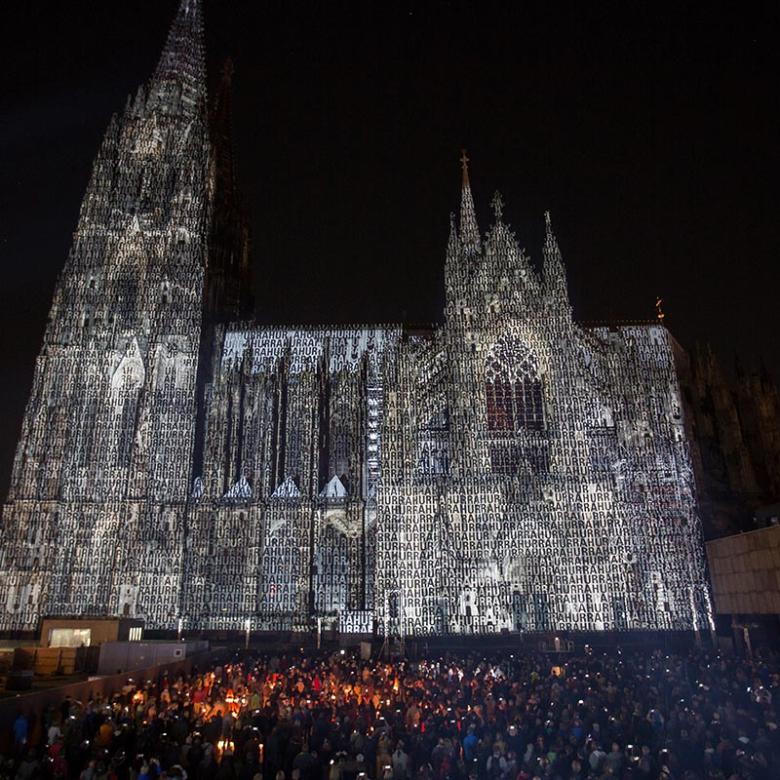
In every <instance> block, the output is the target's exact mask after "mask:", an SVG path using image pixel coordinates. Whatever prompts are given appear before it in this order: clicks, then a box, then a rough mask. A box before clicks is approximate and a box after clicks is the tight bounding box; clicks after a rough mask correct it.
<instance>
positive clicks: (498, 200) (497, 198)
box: [490, 190, 504, 222]
mask: <svg viewBox="0 0 780 780" xmlns="http://www.w3.org/2000/svg"><path fill="white" fill-rule="evenodd" d="M490 205H491V207H492V208H493V213H494V214H495V215H496V222H501V216H502V215H503V213H504V199H503V198H502V197H501V193H500V192H499V191H498V190H496V194H495V195H494V196H493V200H491V201H490Z"/></svg>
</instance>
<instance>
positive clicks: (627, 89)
mask: <svg viewBox="0 0 780 780" xmlns="http://www.w3.org/2000/svg"><path fill="white" fill-rule="evenodd" d="M176 5H177V0H123V1H122V2H119V1H118V0H116V1H114V0H111V1H110V2H107V1H106V0H92V1H91V2H88V1H87V0H83V1H81V2H79V1H78V0H69V1H68V2H26V3H3V4H2V10H0V29H2V30H3V38H4V40H3V41H2V44H3V45H2V49H0V51H2V61H3V68H2V73H0V80H2V81H3V82H5V83H3V84H0V86H2V90H0V252H1V253H2V262H3V276H2V284H0V348H2V355H3V359H2V361H0V371H1V372H2V374H1V375H0V404H1V406H0V409H2V414H1V415H0V492H2V493H3V495H4V494H5V489H6V485H7V479H8V475H9V471H10V461H11V456H12V452H13V449H14V447H15V443H16V438H17V436H18V431H19V426H20V422H21V416H22V413H23V407H24V403H25V401H26V397H27V393H28V391H29V386H30V381H31V377H32V369H33V363H34V359H35V355H36V353H37V351H38V348H39V346H40V341H41V337H42V334H43V327H44V322H45V319H46V313H47V310H48V307H49V304H50V300H51V295H52V291H53V288H54V284H55V280H56V276H57V273H58V271H59V269H60V268H61V267H62V265H63V263H64V260H65V257H66V254H67V251H68V247H69V242H70V237H71V233H72V231H73V229H74V227H75V223H76V217H77V213H78V208H79V203H80V199H81V196H82V194H83V191H84V188H85V186H86V183H87V178H88V174H89V170H90V166H91V162H92V158H93V156H94V154H95V153H96V151H97V148H98V145H99V142H100V139H101V137H102V134H103V131H104V129H105V127H106V125H107V123H108V120H109V118H110V115H111V113H112V112H113V111H116V110H119V109H121V108H122V107H123V105H124V101H125V97H126V95H127V94H128V93H129V92H131V91H133V90H134V89H135V88H136V86H137V85H138V84H139V83H141V82H143V81H145V80H146V79H147V78H148V77H149V75H150V74H151V72H152V70H153V68H154V65H155V62H156V60H157V57H158V55H159V52H160V49H161V47H162V45H163V42H164V40H165V36H166V32H167V29H168V26H169V24H170V21H171V19H172V17H173V14H174V11H175V7H176ZM687 6H688V4H686V3H683V2H679V3H677V4H676V5H675V6H670V7H669V9H667V8H665V7H664V6H663V5H661V4H658V3H643V4H641V5H634V4H633V3H625V2H623V3H619V4H618V3H614V4H613V3H606V2H598V3H584V2H583V3H576V4H574V3H571V4H567V5H560V6H556V5H555V4H553V3H549V2H548V3H543V4H540V5H535V4H532V3H519V2H509V1H508V2H506V3H505V4H502V6H498V5H495V6H493V5H490V4H488V3H486V2H474V3H460V2H428V3H420V2H412V0H399V1H396V2H385V3H382V4H381V5H380V4H377V3H372V2H368V1H367V0H364V1H363V2H357V1H356V2H354V3H351V4H349V5H346V4H345V5H342V4H339V3H336V2H332V1H329V2H323V3H315V2H310V1H309V0H307V1H306V2H270V1H266V0H263V1H262V2H260V1H259V0H222V1H221V2H220V0H206V13H207V27H208V47H209V58H210V62H209V65H210V69H211V72H212V74H216V73H217V72H218V70H219V67H220V65H221V62H222V60H223V58H224V57H225V56H226V55H228V54H230V55H232V56H233V58H234V59H235V63H236V79H235V83H236V94H235V127H236V153H237V158H238V165H239V175H240V182H241V187H242V189H243V192H244V194H245V198H246V201H247V204H248V206H249V209H250V212H251V220H252V233H253V239H254V265H255V272H256V288H257V305H258V318H259V319H260V320H261V321H262V322H269V323H270V322H318V321H319V322H347V321H364V322H365V321H398V320H400V319H402V318H403V319H405V320H408V321H414V322H421V321H431V320H435V319H437V318H438V317H439V312H440V308H441V304H442V275H443V261H444V249H445V246H446V240H447V232H448V215H449V212H450V211H451V210H454V209H456V208H457V205H458V195H459V176H460V173H459V166H458V156H459V151H460V149H461V147H462V146H465V147H466V148H467V149H468V151H469V155H470V157H471V161H472V166H471V174H472V186H473V189H474V193H475V197H476V199H477V211H478V215H479V217H480V224H481V226H482V228H483V229H485V228H486V227H487V226H488V215H489V213H490V212H489V208H488V203H489V201H490V198H491V196H492V193H493V192H494V190H496V189H499V190H501V192H502V194H503V196H504V199H505V201H506V203H507V207H506V209H505V219H506V220H507V221H508V222H510V223H511V224H512V226H513V227H514V229H515V231H516V233H517V235H518V238H519V239H520V243H521V245H523V246H525V247H526V248H527V249H528V251H529V252H530V253H531V255H532V257H534V258H535V259H537V260H538V258H539V256H540V246H541V235H542V224H543V219H542V214H543V212H544V210H545V209H547V208H549V209H551V211H552V214H553V223H554V225H555V228H556V231H557V233H558V236H559V240H560V244H561V247H562V250H563V253H564V259H565V261H566V263H567V267H568V273H569V283H570V290H571V297H572V301H573V304H574V308H575V314H576V316H577V317H578V318H580V319H581V320H592V319H603V318H647V317H650V316H652V314H653V303H654V300H655V296H656V295H662V296H663V297H664V299H665V302H666V310H667V312H668V320H667V322H668V324H669V326H670V328H671V329H672V331H673V332H674V333H675V335H676V336H677V337H678V339H679V340H680V341H681V342H682V343H683V345H685V346H688V347H690V346H692V345H693V343H694V342H696V341H698V340H707V341H710V342H711V343H712V344H713V346H714V347H715V349H716V350H717V351H718V352H719V353H720V354H721V355H722V356H723V358H724V360H725V361H726V362H728V363H729V364H730V363H731V362H732V360H733V355H734V353H735V351H736V352H738V353H740V354H741V355H742V356H743V358H744V362H745V363H747V364H748V365H754V364H757V362H758V359H759V357H760V356H764V358H765V360H766V363H767V365H768V366H769V368H770V369H771V370H772V371H774V372H775V373H777V371H776V370H777V368H778V367H780V338H778V334H777V329H776V326H775V323H776V320H777V312H778V270H777V267H778V249H780V219H778V215H779V214H780V203H779V202H778V201H779V200H780V197H779V196H778V186H780V185H779V182H780V160H779V155H778V141H779V140H780V110H779V106H778V103H779V102H780V97H779V96H780V90H779V89H778V74H780V53H779V51H780V47H779V46H778V40H780V18H779V15H780V4H778V3H777V2H767V3H764V4H760V3H759V4H750V3H740V4H736V3H735V4H733V6H732V7H731V10H730V11H729V10H728V8H727V6H724V5H723V4H709V3H697V4H696V6H697V8H696V9H694V8H693V7H691V8H688V7H687ZM573 9H576V10H573ZM716 9H718V10H716Z"/></svg>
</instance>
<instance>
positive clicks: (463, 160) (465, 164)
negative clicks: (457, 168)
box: [460, 149, 469, 173]
mask: <svg viewBox="0 0 780 780" xmlns="http://www.w3.org/2000/svg"><path fill="white" fill-rule="evenodd" d="M460 165H461V168H463V173H468V171H469V158H468V157H467V156H466V150H465V149H461V150H460Z"/></svg>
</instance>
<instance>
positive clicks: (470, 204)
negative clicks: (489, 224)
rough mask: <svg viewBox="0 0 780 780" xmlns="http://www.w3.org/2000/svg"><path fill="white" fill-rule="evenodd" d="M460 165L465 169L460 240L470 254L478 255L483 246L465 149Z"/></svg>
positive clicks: (462, 188) (461, 201)
mask: <svg viewBox="0 0 780 780" xmlns="http://www.w3.org/2000/svg"><path fill="white" fill-rule="evenodd" d="M460 164H461V167H462V168H463V183H462V185H461V195H460V240H461V243H462V244H463V248H464V249H465V250H466V252H467V253H468V254H476V253H478V252H479V251H480V250H481V248H482V244H481V241H480V238H479V226H478V225H477V215H476V213H475V210H474V198H473V197H472V195H471V184H470V182H469V158H468V157H467V156H466V150H465V149H464V150H463V151H462V152H461V156H460Z"/></svg>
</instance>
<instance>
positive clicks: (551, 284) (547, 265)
mask: <svg viewBox="0 0 780 780" xmlns="http://www.w3.org/2000/svg"><path fill="white" fill-rule="evenodd" d="M542 254H543V256H544V284H545V286H546V287H547V289H548V290H550V291H557V292H559V293H562V294H563V295H565V296H567V297H568V292H567V290H566V271H565V270H564V267H563V257H562V256H561V249H560V247H559V246H558V239H557V238H556V237H555V233H553V228H552V218H551V217H550V212H549V211H545V212H544V248H543V249H542Z"/></svg>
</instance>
